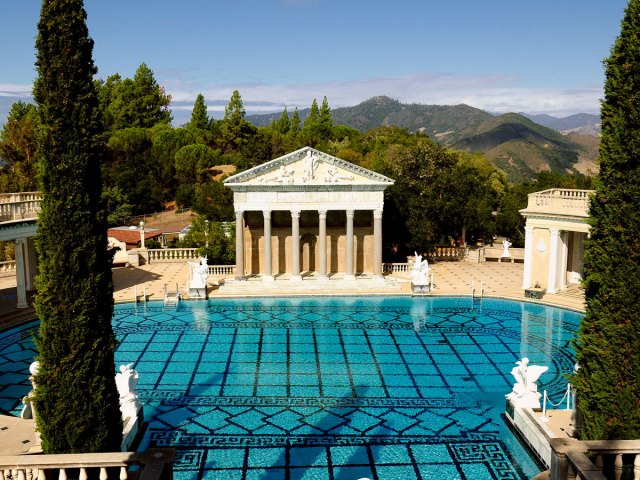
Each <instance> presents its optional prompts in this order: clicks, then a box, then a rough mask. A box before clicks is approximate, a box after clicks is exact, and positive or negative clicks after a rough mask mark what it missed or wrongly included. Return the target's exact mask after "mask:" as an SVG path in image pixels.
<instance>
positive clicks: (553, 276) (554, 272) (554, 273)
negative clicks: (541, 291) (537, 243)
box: [547, 228, 560, 293]
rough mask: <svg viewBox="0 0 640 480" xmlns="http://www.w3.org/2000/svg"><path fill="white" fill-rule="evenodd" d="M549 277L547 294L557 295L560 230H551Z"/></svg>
mask: <svg viewBox="0 0 640 480" xmlns="http://www.w3.org/2000/svg"><path fill="white" fill-rule="evenodd" d="M549 233H550V236H549V275H548V277H547V293H556V292H557V291H558V290H557V286H558V253H559V252H558V243H559V241H560V230H558V229H557V228H550V229H549Z"/></svg>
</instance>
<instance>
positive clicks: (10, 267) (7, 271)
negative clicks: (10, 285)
mask: <svg viewBox="0 0 640 480" xmlns="http://www.w3.org/2000/svg"><path fill="white" fill-rule="evenodd" d="M15 274H16V261H15V260H8V261H6V262H0V277H13V276H15Z"/></svg>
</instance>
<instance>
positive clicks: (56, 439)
mask: <svg viewBox="0 0 640 480" xmlns="http://www.w3.org/2000/svg"><path fill="white" fill-rule="evenodd" d="M36 49H37V60H36V67H37V71H38V77H37V78H36V81H35V84H34V91H33V92H34V98H35V100H36V103H37V107H38V114H39V117H40V132H39V139H38V156H39V158H38V162H39V173H40V183H41V189H42V194H43V200H42V203H41V213H40V215H39V218H38V234H37V236H36V247H37V250H38V255H39V261H40V263H39V269H40V273H39V275H38V279H37V289H38V295H37V297H36V312H37V314H38V317H39V318H40V321H41V324H40V332H39V334H38V336H37V338H36V344H37V348H38V360H39V362H40V369H39V372H38V374H37V376H36V382H37V384H38V388H37V390H36V399H35V407H36V411H37V414H38V415H37V428H38V431H39V432H40V434H41V437H42V448H43V450H44V452H45V453H76V452H97V451H119V450H120V441H121V437H122V420H121V413H120V408H119V399H118V392H117V388H116V384H115V365H114V350H115V345H116V341H115V336H114V333H113V329H112V327H111V318H112V314H113V283H112V277H111V253H110V252H109V251H108V248H107V247H108V244H107V235H106V233H107V223H106V211H105V209H104V208H103V206H102V204H101V200H100V198H101V191H102V184H101V177H100V161H101V159H102V158H103V155H104V152H105V147H104V143H103V141H102V139H101V134H102V127H101V122H100V117H99V108H98V97H97V92H96V90H95V85H94V81H93V76H94V74H95V73H96V68H95V67H94V64H93V59H92V50H93V41H92V40H91V39H90V38H89V35H88V30H87V26H86V12H85V10H84V5H83V1H82V0H44V1H43V2H42V9H41V13H40V21H39V23H38V36H37V40H36Z"/></svg>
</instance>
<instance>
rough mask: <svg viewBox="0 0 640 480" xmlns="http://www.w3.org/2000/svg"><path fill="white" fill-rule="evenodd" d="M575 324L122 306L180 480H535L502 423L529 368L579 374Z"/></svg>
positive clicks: (129, 355) (420, 303)
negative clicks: (516, 373)
mask: <svg viewBox="0 0 640 480" xmlns="http://www.w3.org/2000/svg"><path fill="white" fill-rule="evenodd" d="M579 320H580V316H579V315H578V314H576V313H574V312H570V311H566V310H561V309H555V308H549V307H544V306H540V305H535V304H528V303H519V302H512V301H505V300H496V299H484V300H482V301H479V300H478V299H476V300H475V301H474V300H472V299H469V298H429V297H426V298H409V297H394V298H381V297H367V298H362V297H355V298H352V297H337V298H336V297H333V298H325V297H306V298H273V299H259V300H257V299H233V300H210V301H207V302H205V301H202V302H183V303H181V304H180V306H179V308H178V309H177V310H173V309H170V310H168V309H165V308H164V307H163V305H162V304H160V303H153V302H152V303H149V304H147V305H146V306H145V305H137V306H135V305H118V306H117V307H116V310H115V315H114V320H113V326H114V330H115V332H116V335H117V337H118V339H119V340H120V341H121V344H120V346H119V347H118V350H117V353H116V364H117V365H120V364H127V363H133V364H134V368H136V369H137V370H138V372H139V375H140V382H139V389H138V393H139V395H140V398H141V400H142V401H143V403H144V404H145V417H146V420H147V421H148V422H149V425H148V428H147V429H146V432H145V435H144V438H143V440H142V445H141V448H145V447H147V446H173V447H176V448H177V449H178V455H177V458H176V463H175V467H174V468H175V475H176V477H177V478H180V479H199V478H206V479H225V480H229V479H264V480H272V479H273V480H277V479H283V480H284V479H286V480H294V479H330V480H355V479H358V478H361V477H368V478H370V479H376V480H384V479H393V480H400V479H402V480H405V479H406V480H410V479H422V480H426V479H470V480H485V479H487V480H488V479H524V478H530V477H531V476H533V475H535V474H536V473H538V472H539V468H538V466H537V465H536V464H535V463H534V462H533V461H532V460H531V458H530V457H529V456H528V455H527V453H526V452H525V451H524V450H523V448H522V447H521V446H520V444H519V443H518V442H517V440H516V439H515V438H514V436H513V434H512V433H511V432H510V431H509V430H508V428H506V427H505V425H504V422H503V420H502V418H501V413H502V412H503V411H504V405H505V400H504V395H505V394H506V393H508V392H509V391H510V390H511V387H512V385H513V380H512V378H511V375H510V371H511V369H512V368H513V366H514V363H515V361H516V360H518V359H520V358H521V357H523V356H527V357H529V359H530V360H531V363H534V364H542V365H548V366H549V367H550V368H549V371H548V372H547V373H545V374H544V375H543V376H542V378H541V381H540V382H539V388H540V390H542V389H546V390H547V391H548V392H549V396H550V397H551V399H559V398H560V397H561V396H562V394H563V392H564V389H565V388H566V380H565V379H564V378H563V374H564V373H567V372H570V371H571V370H572V368H573V363H574V359H573V351H572V349H571V346H570V340H571V338H572V337H573V334H574V332H575V330H576V329H577V326H578V323H579ZM36 328H37V323H32V324H30V325H26V326H23V327H21V328H20V329H14V330H10V331H7V332H3V333H2V334H0V369H1V370H0V371H1V372H2V374H1V375H0V409H3V410H6V411H11V412H14V413H15V412H17V411H18V408H19V406H20V404H19V399H20V398H21V397H22V395H24V394H25V393H26V392H27V391H28V388H29V386H28V380H27V375H28V366H29V364H30V362H31V361H32V359H33V356H34V348H33V343H32V341H31V336H32V334H33V333H34V331H35V329H36Z"/></svg>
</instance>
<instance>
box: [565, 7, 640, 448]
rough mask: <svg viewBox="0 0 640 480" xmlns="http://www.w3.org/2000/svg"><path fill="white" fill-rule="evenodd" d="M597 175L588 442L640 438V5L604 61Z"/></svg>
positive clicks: (580, 382) (584, 356)
mask: <svg viewBox="0 0 640 480" xmlns="http://www.w3.org/2000/svg"><path fill="white" fill-rule="evenodd" d="M605 66H606V81H605V98H604V100H603V101H602V108H601V117H602V136H601V144H600V173H599V176H598V179H597V181H596V194H595V196H594V198H592V200H591V206H590V215H591V231H590V239H589V240H588V241H587V243H586V246H585V256H584V272H585V295H586V317H585V319H584V320H583V322H582V324H581V326H580V330H579V333H578V336H577V339H576V353H577V361H578V364H579V365H580V369H579V370H578V372H577V374H576V375H575V376H574V384H575V387H576V392H577V396H578V408H579V409H580V411H581V412H582V414H583V417H584V432H583V437H584V438H587V439H633V438H640V335H639V332H640V304H638V300H637V296H638V290H639V289H640V256H639V255H638V238H640V0H630V2H629V4H628V6H627V9H626V12H625V17H624V19H623V21H622V28H621V33H620V36H619V37H618V39H617V40H616V42H615V44H614V46H613V48H612V50H611V55H610V56H609V58H608V59H606V60H605Z"/></svg>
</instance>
